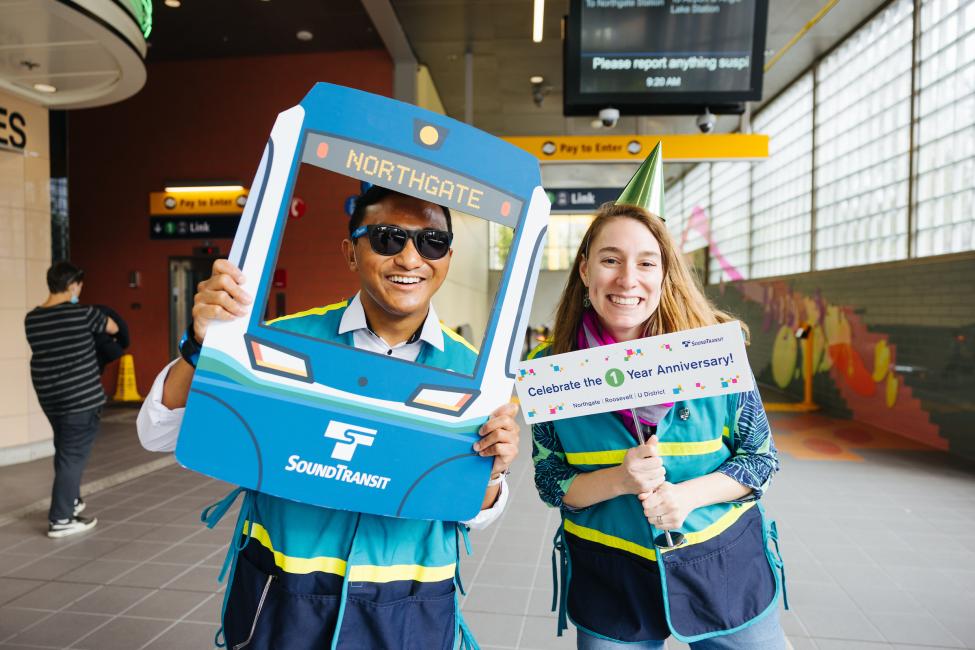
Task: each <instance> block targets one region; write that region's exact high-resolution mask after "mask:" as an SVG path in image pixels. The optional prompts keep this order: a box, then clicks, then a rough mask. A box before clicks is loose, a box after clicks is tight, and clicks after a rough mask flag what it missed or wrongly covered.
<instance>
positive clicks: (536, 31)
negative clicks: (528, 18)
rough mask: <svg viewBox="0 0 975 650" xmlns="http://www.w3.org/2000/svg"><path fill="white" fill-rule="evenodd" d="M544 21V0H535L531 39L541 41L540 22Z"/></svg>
mask: <svg viewBox="0 0 975 650" xmlns="http://www.w3.org/2000/svg"><path fill="white" fill-rule="evenodd" d="M543 22H545V0H535V20H534V21H533V22H532V40H533V41H534V42H536V43H541V42H542V23H543Z"/></svg>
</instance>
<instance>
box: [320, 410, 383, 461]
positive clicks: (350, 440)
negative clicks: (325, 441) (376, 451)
mask: <svg viewBox="0 0 975 650" xmlns="http://www.w3.org/2000/svg"><path fill="white" fill-rule="evenodd" d="M376 433H377V431H376V430H375V429H367V428H365V427H358V426H356V425H354V424H346V423H345V422H339V421H338V420H332V421H331V422H329V423H328V428H327V429H325V437H326V438H332V439H334V440H338V441H339V442H336V443H335V448H334V449H332V458H334V459H336V460H344V461H346V462H348V461H350V460H352V456H353V454H355V450H356V447H358V446H359V445H362V446H363V447H372V443H373V442H375V440H376Z"/></svg>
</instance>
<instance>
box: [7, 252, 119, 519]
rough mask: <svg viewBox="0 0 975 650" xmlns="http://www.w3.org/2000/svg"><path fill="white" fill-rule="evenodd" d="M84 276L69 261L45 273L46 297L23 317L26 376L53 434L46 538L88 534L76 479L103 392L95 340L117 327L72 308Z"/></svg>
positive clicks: (84, 460)
mask: <svg viewBox="0 0 975 650" xmlns="http://www.w3.org/2000/svg"><path fill="white" fill-rule="evenodd" d="M84 278H85V274H84V272H83V271H82V270H81V269H79V268H78V267H76V266H74V265H73V264H71V263H70V262H57V263H56V264H54V265H53V266H51V268H50V269H48V271H47V287H48V290H49V291H50V295H49V296H48V297H47V300H45V301H44V304H42V305H41V306H40V307H36V308H34V309H33V310H31V311H30V312H29V313H28V314H27V316H26V317H25V318H24V328H25V329H26V331H27V342H28V343H29V344H30V348H31V352H32V356H31V360H30V375H31V380H32V381H33V383H34V390H35V391H36V392H37V401H38V402H40V404H41V408H42V409H43V410H44V414H45V415H46V416H47V419H48V420H49V421H50V423H51V428H52V429H53V430H54V486H53V487H52V489H51V508H50V510H49V511H48V528H47V536H48V537H66V536H68V535H75V534H77V533H81V532H84V531H86V530H89V529H91V528H92V527H94V526H95V524H97V523H98V520H97V519H95V518H94V517H92V518H87V517H80V516H78V515H79V514H80V513H81V511H82V510H84V509H85V502H84V501H83V500H82V498H81V494H80V489H81V475H82V473H83V472H84V470H85V465H86V464H87V463H88V454H89V453H90V452H91V445H92V442H94V440H95V434H97V433H98V421H99V414H100V413H101V408H102V405H103V404H104V403H105V392H104V391H103V390H102V383H101V380H100V378H99V375H100V372H99V368H98V361H97V359H96V357H95V336H96V335H99V334H103V333H107V334H115V333H116V332H118V326H117V325H116V324H115V321H113V320H112V319H111V318H109V317H107V316H105V315H104V314H103V313H102V312H100V311H99V310H97V309H95V308H94V307H90V306H84V305H79V304H78V297H79V296H80V295H81V287H82V283H83V281H84Z"/></svg>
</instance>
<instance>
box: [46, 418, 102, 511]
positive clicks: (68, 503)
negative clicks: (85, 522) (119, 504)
mask: <svg viewBox="0 0 975 650" xmlns="http://www.w3.org/2000/svg"><path fill="white" fill-rule="evenodd" d="M101 411H102V409H101V407H98V408H94V409H90V410H88V411H79V412H77V413H63V414H61V415H51V414H45V415H47V419H48V420H49V421H50V422H51V428H52V429H54V485H53V486H52V487H51V509H50V510H49V511H48V515H47V518H48V519H50V520H51V521H58V520H59V519H60V520H64V519H70V518H71V517H73V516H74V500H75V499H77V498H78V497H79V496H81V494H80V493H79V492H80V490H81V474H82V473H83V472H84V471H85V465H87V464H88V456H89V454H91V445H92V443H93V442H94V441H95V435H96V434H97V433H98V421H99V417H100V416H101Z"/></svg>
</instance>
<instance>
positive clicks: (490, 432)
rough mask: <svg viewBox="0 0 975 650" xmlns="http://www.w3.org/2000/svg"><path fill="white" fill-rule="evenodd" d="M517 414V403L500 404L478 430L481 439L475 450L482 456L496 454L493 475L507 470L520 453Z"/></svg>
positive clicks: (519, 429)
mask: <svg viewBox="0 0 975 650" xmlns="http://www.w3.org/2000/svg"><path fill="white" fill-rule="evenodd" d="M516 415H518V405H517V404H510V403H509V404H505V405H503V406H499V407H498V408H497V409H495V411H494V413H492V414H491V417H490V418H489V419H488V421H487V422H485V423H484V424H483V425H482V426H481V428H480V430H478V432H477V434H478V435H479V436H481V439H480V440H478V441H477V442H476V443H474V451H476V452H478V455H480V456H494V466H493V467H492V468H491V476H496V475H497V474H500V473H501V472H505V471H507V469H508V468H509V467H510V466H511V463H512V462H513V461H514V459H515V457H516V456H517V455H518V441H519V432H520V431H521V428H520V427H519V426H518V423H517V422H515V416H516Z"/></svg>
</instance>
